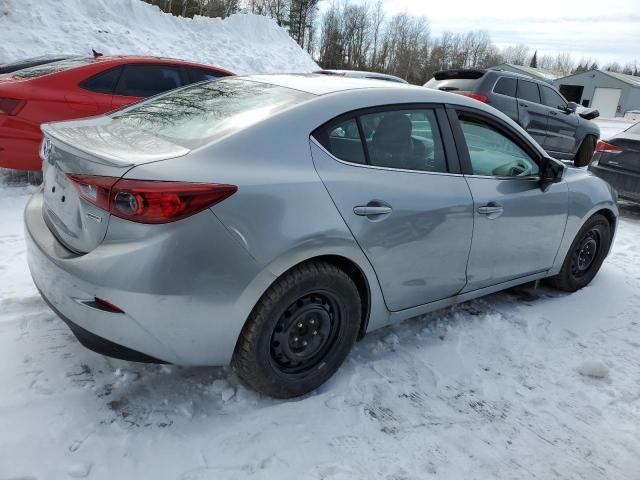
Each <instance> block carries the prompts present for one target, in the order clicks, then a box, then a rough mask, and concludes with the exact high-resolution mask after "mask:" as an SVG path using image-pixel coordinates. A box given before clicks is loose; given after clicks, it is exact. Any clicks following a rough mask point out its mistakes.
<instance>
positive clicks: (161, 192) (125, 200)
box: [67, 174, 238, 223]
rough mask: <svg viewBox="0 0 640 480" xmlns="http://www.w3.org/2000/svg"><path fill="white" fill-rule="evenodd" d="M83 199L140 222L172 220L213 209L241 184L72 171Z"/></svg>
mask: <svg viewBox="0 0 640 480" xmlns="http://www.w3.org/2000/svg"><path fill="white" fill-rule="evenodd" d="M67 176H68V177H69V179H70V180H71V181H72V182H73V184H74V186H75V187H76V189H77V190H78V193H79V195H80V197H81V198H83V199H85V200H86V201H88V202H90V203H92V204H94V205H96V206H97V207H100V208H102V209H103V210H107V211H109V212H110V213H111V214H113V215H115V216H117V217H120V218H124V219H126V220H131V221H132V222H138V223H169V222H175V221H176V220H180V219H182V218H186V217H188V216H190V215H193V214H194V213H198V212H200V211H202V210H204V209H206V208H209V207H211V206H213V205H215V204H216V203H219V202H221V201H222V200H224V199H225V198H228V197H229V196H231V195H233V194H234V193H235V192H236V191H237V190H238V187H236V186H235V185H226V184H218V183H193V182H164V181H155V180H130V179H118V178H115V177H102V176H95V175H76V174H68V175H67Z"/></svg>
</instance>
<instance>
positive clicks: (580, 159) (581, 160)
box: [573, 135, 596, 167]
mask: <svg viewBox="0 0 640 480" xmlns="http://www.w3.org/2000/svg"><path fill="white" fill-rule="evenodd" d="M595 149H596V139H595V138H594V137H593V135H587V136H586V137H584V140H583V141H582V145H580V148H579V149H578V151H577V152H576V156H575V157H574V159H573V164H574V165H575V166H576V167H586V166H587V165H589V163H591V158H592V157H593V152H594V151H595Z"/></svg>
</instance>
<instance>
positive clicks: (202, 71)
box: [186, 67, 228, 83]
mask: <svg viewBox="0 0 640 480" xmlns="http://www.w3.org/2000/svg"><path fill="white" fill-rule="evenodd" d="M186 69H187V72H188V73H189V83H196V82H204V81H205V80H215V79H216V78H221V77H227V76H228V75H226V74H224V73H222V72H217V71H215V70H207V69H206V68H196V67H186Z"/></svg>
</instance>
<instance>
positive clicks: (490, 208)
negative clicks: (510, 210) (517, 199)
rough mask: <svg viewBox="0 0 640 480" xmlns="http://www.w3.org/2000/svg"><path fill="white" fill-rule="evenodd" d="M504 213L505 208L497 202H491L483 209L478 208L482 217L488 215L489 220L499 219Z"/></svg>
mask: <svg viewBox="0 0 640 480" xmlns="http://www.w3.org/2000/svg"><path fill="white" fill-rule="evenodd" d="M503 212H504V207H503V206H502V205H500V204H499V203H496V202H489V203H487V204H486V205H483V206H482V207H478V213H479V214H480V215H486V216H487V218H489V219H494V218H498V217H499V216H500V215H502V213H503Z"/></svg>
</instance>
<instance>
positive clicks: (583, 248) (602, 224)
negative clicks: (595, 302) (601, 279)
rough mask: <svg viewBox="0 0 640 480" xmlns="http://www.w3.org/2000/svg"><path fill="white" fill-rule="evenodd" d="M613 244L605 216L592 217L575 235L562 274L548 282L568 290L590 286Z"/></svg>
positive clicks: (560, 288)
mask: <svg viewBox="0 0 640 480" xmlns="http://www.w3.org/2000/svg"><path fill="white" fill-rule="evenodd" d="M610 244H611V226H610V225H609V221H608V220H607V219H606V218H605V217H604V216H602V215H599V214H597V215H594V216H592V217H591V218H589V219H588V220H587V221H586V222H585V224H584V225H583V226H582V228H581V229H580V231H579V232H578V234H577V235H576V237H575V239H574V240H573V243H572V244H571V247H569V251H568V252H567V255H566V257H565V259H564V262H563V264H562V268H561V270H560V273H558V274H557V275H555V276H553V277H551V278H549V283H550V284H551V285H552V286H553V287H555V288H557V289H559V290H564V291H566V292H575V291H576V290H579V289H581V288H582V287H585V286H586V285H588V284H589V283H590V282H591V280H593V277H595V276H596V274H597V273H598V270H600V267H601V266H602V262H603V261H604V259H605V257H606V256H607V253H609V247H610Z"/></svg>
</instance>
